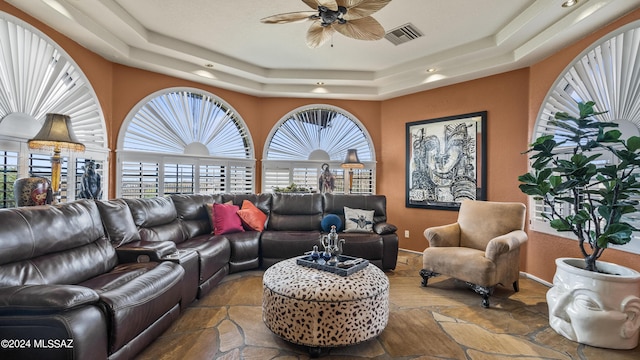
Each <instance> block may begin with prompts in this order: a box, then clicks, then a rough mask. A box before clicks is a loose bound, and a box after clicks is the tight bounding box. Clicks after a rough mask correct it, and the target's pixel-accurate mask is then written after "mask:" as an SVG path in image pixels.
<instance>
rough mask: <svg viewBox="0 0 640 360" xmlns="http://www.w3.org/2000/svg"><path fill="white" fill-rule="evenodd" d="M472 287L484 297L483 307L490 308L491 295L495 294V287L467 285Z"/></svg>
mask: <svg viewBox="0 0 640 360" xmlns="http://www.w3.org/2000/svg"><path fill="white" fill-rule="evenodd" d="M467 284H469V286H471V289H473V291H475V292H476V293H477V294H479V295H481V296H482V307H483V308H488V307H489V295H491V294H493V289H494V287H493V286H480V285H476V284H471V283H467Z"/></svg>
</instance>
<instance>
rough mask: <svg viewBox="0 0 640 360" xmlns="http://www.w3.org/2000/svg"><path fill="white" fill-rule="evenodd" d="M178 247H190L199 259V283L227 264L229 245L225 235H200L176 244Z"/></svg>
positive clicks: (229, 252) (229, 256)
mask: <svg viewBox="0 0 640 360" xmlns="http://www.w3.org/2000/svg"><path fill="white" fill-rule="evenodd" d="M178 249H192V250H195V251H197V252H198V256H199V259H200V283H202V282H203V281H207V280H208V279H209V278H210V277H212V276H213V275H215V274H216V273H217V272H218V271H220V269H222V268H224V267H225V266H228V264H229V259H230V258H231V246H230V244H229V240H228V239H227V237H226V236H224V235H223V236H215V235H202V236H198V237H195V238H193V239H189V240H187V241H185V242H183V243H181V244H179V245H178Z"/></svg>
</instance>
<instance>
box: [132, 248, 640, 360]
mask: <svg viewBox="0 0 640 360" xmlns="http://www.w3.org/2000/svg"><path fill="white" fill-rule="evenodd" d="M421 266H422V257H421V254H416V253H412V252H405V251H401V252H400V255H399V257H398V266H397V268H396V270H394V271H390V272H387V276H388V277H389V280H390V284H391V288H390V295H389V297H390V316H389V323H388V325H387V328H386V329H385V330H384V331H383V332H382V333H381V334H380V336H378V337H377V338H375V339H372V340H370V341H367V342H364V343H362V344H358V345H354V346H349V347H341V348H333V349H328V350H325V351H323V353H322V355H321V358H325V359H379V360H382V359H420V360H432V359H469V360H489V359H491V360H502V359H505V360H506V359H514V358H518V359H527V360H535V359H562V360H564V359H566V360H569V359H580V360H583V359H589V360H601V359H606V360H632V359H633V360H638V359H640V346H638V347H637V348H636V349H634V350H627V351H619V350H607V349H599V348H594V347H590V346H586V345H581V344H578V343H574V342H571V341H569V340H567V339H565V338H564V337H562V336H560V335H558V334H556V333H555V332H554V331H553V330H552V329H551V328H550V327H549V325H548V322H547V304H546V302H545V293H546V291H547V290H548V288H547V287H546V286H544V285H542V284H540V283H537V282H535V281H533V280H530V279H527V278H521V280H520V292H518V293H514V292H513V290H512V288H511V286H509V287H505V288H501V287H499V288H497V289H496V291H495V293H494V295H493V296H492V297H491V298H490V300H491V308H490V309H483V308H482V307H481V306H480V299H481V298H480V296H479V295H477V294H475V293H474V292H473V291H471V290H469V288H468V287H467V286H466V285H464V284H462V283H460V282H458V281H456V280H454V279H450V278H447V277H443V276H441V277H436V278H432V279H430V281H429V286H428V287H426V288H424V287H422V286H420V281H421V278H420V276H419V275H418V272H419V270H420V268H421ZM262 273H263V272H262V271H249V272H243V273H240V274H233V275H230V276H227V277H226V278H225V279H224V280H223V282H222V283H221V284H219V285H218V286H217V287H216V288H215V289H214V290H213V291H212V292H211V293H209V294H208V295H207V296H205V297H204V298H203V299H200V300H199V301H196V302H195V303H193V304H192V305H191V306H190V307H189V308H188V309H187V310H186V311H185V312H184V313H183V314H182V315H181V317H180V318H179V319H178V320H177V321H176V322H175V323H174V324H173V325H172V326H171V327H170V328H169V329H168V330H167V331H166V332H165V333H164V334H163V335H162V336H161V337H159V338H158V339H157V340H156V341H155V342H154V343H153V344H151V345H150V346H149V347H148V348H147V349H146V350H145V351H144V352H143V353H141V354H140V355H139V356H138V359H141V360H142V359H144V360H146V359H148V360H160V359H225V360H226V359H256V360H258V359H259V360H264V359H283V360H284V359H308V358H309V355H308V350H307V349H306V348H304V347H302V346H297V345H294V344H290V343H288V342H286V341H284V340H282V339H280V338H278V337H277V336H275V335H274V334H273V333H271V332H270V331H269V330H268V329H267V327H266V326H265V325H264V324H263V322H262V313H261V303H262Z"/></svg>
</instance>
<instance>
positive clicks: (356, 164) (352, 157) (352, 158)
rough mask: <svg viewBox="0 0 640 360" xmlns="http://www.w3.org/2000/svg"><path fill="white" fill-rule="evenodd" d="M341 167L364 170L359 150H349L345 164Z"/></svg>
mask: <svg viewBox="0 0 640 360" xmlns="http://www.w3.org/2000/svg"><path fill="white" fill-rule="evenodd" d="M340 166H341V167H343V168H346V169H352V168H357V169H362V168H364V164H363V163H361V162H360V159H358V150H357V149H349V150H347V156H346V157H345V158H344V162H343V163H342V164H340Z"/></svg>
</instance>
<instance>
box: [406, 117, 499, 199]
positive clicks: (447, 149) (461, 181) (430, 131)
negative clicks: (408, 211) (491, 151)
mask: <svg viewBox="0 0 640 360" xmlns="http://www.w3.org/2000/svg"><path fill="white" fill-rule="evenodd" d="M486 120H487V112H486V111H482V112H477V113H471V114H464V115H457V116H450V117H445V118H438V119H431V120H423V121H416V122H410V123H407V175H406V179H407V183H406V189H407V198H406V206H407V207H424V208H436V209H445V210H457V209H458V208H459V207H460V202H461V201H463V200H465V199H470V200H486V194H485V187H484V184H485V182H486V146H485V145H486Z"/></svg>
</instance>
